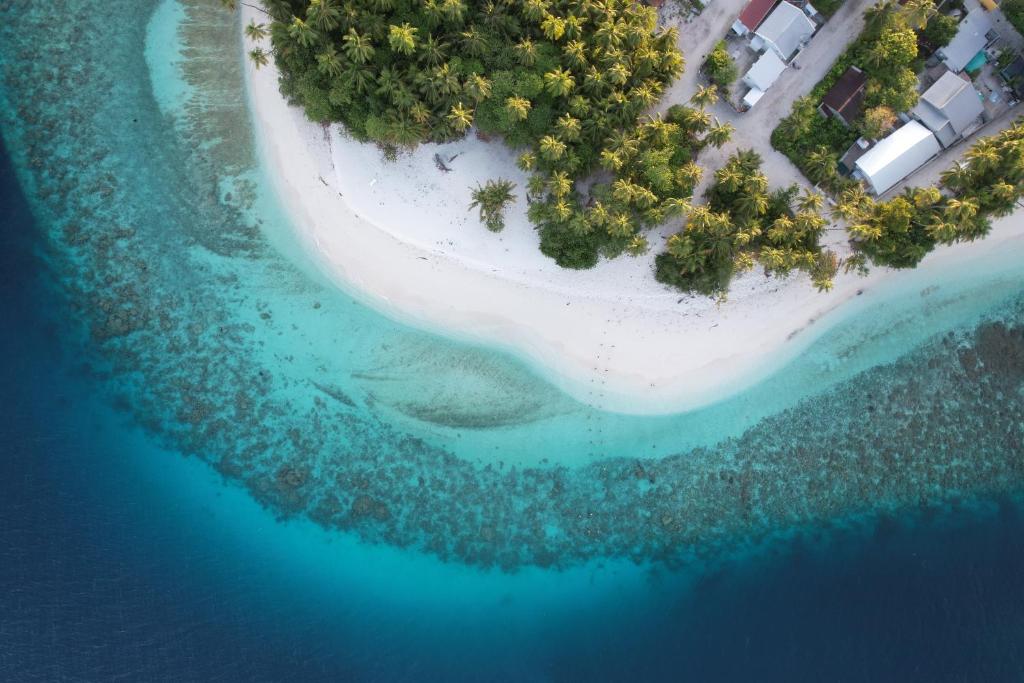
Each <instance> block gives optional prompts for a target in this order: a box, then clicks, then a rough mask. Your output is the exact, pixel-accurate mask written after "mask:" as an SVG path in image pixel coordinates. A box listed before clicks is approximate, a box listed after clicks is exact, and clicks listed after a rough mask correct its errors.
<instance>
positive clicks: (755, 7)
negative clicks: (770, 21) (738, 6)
mask: <svg viewBox="0 0 1024 683" xmlns="http://www.w3.org/2000/svg"><path fill="white" fill-rule="evenodd" d="M778 1H779V0H750V2H748V3H747V6H746V7H744V8H743V11H742V12H740V16H739V18H738V19H737V20H736V22H735V23H733V25H732V29H733V31H736V33H738V34H740V35H741V36H742V35H746V34H747V33H750V32H751V31H753V30H754V29H755V28H757V27H758V26H759V25H760V24H761V22H762V21H764V18H765V17H767V16H768V14H769V12H771V11H772V9H774V8H775V5H776V4H778Z"/></svg>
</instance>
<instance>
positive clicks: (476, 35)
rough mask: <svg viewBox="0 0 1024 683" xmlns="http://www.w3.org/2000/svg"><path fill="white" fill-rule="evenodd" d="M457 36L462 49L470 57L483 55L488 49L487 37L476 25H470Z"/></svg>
mask: <svg viewBox="0 0 1024 683" xmlns="http://www.w3.org/2000/svg"><path fill="white" fill-rule="evenodd" d="M459 36H460V39H461V40H460V42H461V43H462V49H464V50H465V51H466V53H467V54H469V55H470V56H472V57H483V56H484V55H485V54H487V52H488V51H489V50H490V43H489V42H488V40H487V37H486V36H485V35H484V34H483V32H481V31H480V29H478V28H477V27H476V26H473V25H470V26H469V28H467V29H466V30H465V31H463V32H462V33H460V34H459Z"/></svg>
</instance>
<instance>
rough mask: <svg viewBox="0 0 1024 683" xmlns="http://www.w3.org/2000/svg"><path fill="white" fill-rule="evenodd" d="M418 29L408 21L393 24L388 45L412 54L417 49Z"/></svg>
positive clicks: (397, 50) (395, 49) (399, 51)
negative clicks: (396, 24)
mask: <svg viewBox="0 0 1024 683" xmlns="http://www.w3.org/2000/svg"><path fill="white" fill-rule="evenodd" d="M417 30H418V29H416V28H414V27H413V26H412V24H410V23H408V22H405V23H403V24H402V25H401V26H395V25H394V24H392V25H391V26H390V28H389V29H388V45H390V46H391V49H392V50H393V51H394V52H397V53H399V54H403V55H411V54H412V53H413V52H414V51H415V50H416V32H417Z"/></svg>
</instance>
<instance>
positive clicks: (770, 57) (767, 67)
mask: <svg viewBox="0 0 1024 683" xmlns="http://www.w3.org/2000/svg"><path fill="white" fill-rule="evenodd" d="M785 70H786V63H785V62H784V61H782V60H781V59H779V56H778V55H777V54H775V53H774V52H772V51H770V50H769V51H768V52H765V53H764V54H763V55H761V57H760V58H759V59H758V60H757V61H756V62H754V65H753V66H752V67H750V70H749V71H747V73H745V74H744V75H743V82H744V83H745V84H746V86H747V87H748V88H752V89H754V88H756V89H757V90H762V91H763V90H767V89H768V88H770V87H772V84H773V83H775V81H777V80H778V79H779V76H780V75H781V74H782V72H783V71H785Z"/></svg>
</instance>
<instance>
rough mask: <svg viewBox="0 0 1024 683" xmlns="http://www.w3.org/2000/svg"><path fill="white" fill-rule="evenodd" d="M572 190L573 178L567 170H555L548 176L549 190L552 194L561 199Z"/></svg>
mask: <svg viewBox="0 0 1024 683" xmlns="http://www.w3.org/2000/svg"><path fill="white" fill-rule="evenodd" d="M571 190H572V179H571V178H570V177H569V174H568V173H566V172H565V171H555V172H554V173H552V174H551V177H550V178H548V191H549V192H551V196H553V197H556V198H559V199H561V198H562V197H564V196H566V195H567V194H569V192H570V191H571Z"/></svg>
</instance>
